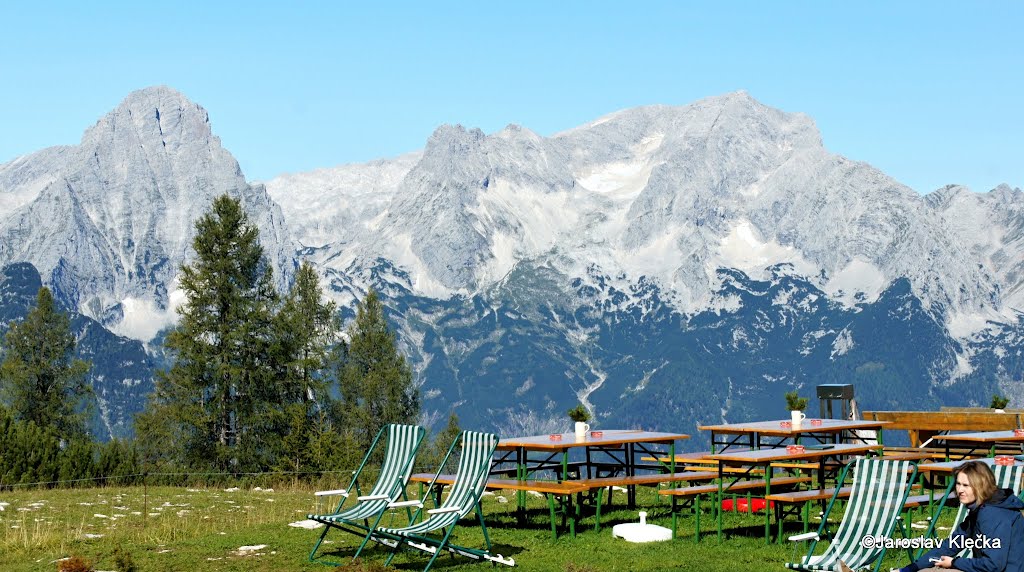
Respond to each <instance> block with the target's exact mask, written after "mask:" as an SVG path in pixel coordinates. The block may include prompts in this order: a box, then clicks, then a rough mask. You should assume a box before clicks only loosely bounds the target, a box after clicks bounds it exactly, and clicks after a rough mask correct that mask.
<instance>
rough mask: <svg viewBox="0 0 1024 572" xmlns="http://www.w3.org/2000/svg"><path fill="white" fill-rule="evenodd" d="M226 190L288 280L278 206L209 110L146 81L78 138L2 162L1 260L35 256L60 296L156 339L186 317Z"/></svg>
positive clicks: (117, 327)
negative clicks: (207, 215)
mask: <svg viewBox="0 0 1024 572" xmlns="http://www.w3.org/2000/svg"><path fill="white" fill-rule="evenodd" d="M223 193H230V194H232V195H235V196H240V197H242V198H243V201H244V205H245V207H246V209H247V210H248V212H249V215H250V217H251V218H252V220H253V221H254V222H256V223H257V224H258V225H259V226H260V229H261V240H262V242H263V245H264V248H265V249H266V250H267V253H268V257H269V259H270V261H271V263H272V264H273V265H274V270H275V272H276V275H277V277H278V283H279V285H281V286H284V284H286V283H287V278H288V276H290V274H291V272H292V271H293V268H294V262H293V258H294V246H293V245H292V244H291V243H290V239H289V238H288V231H287V229H286V228H285V227H284V220H283V217H282V215H281V212H280V209H279V208H278V206H277V205H276V204H274V203H273V202H272V201H271V200H270V199H269V197H268V196H267V195H266V192H265V191H264V190H263V189H262V187H258V186H250V185H249V184H248V183H247V182H246V181H245V178H244V177H243V176H242V172H241V169H240V168H239V166H238V162H237V161H235V159H234V158H233V157H232V156H231V154H230V153H228V152H227V150H225V149H224V148H223V147H221V145H220V140H219V139H218V138H217V137H216V136H214V135H213V133H212V131H211V128H210V121H209V116H208V115H207V113H206V111H205V110H204V109H203V108H201V107H200V106H198V105H196V104H195V103H192V102H191V101H189V100H188V99H187V98H185V96H183V95H182V94H180V93H178V92H177V91H174V90H172V89H169V88H165V87H157V88H149V89H145V90H141V91H137V92H134V93H132V94H131V95H129V97H128V98H127V99H125V100H124V102H122V103H121V105H119V106H118V107H117V109H115V110H114V111H112V112H110V113H108V114H107V115H105V116H104V117H103V118H101V119H100V120H99V121H97V122H96V124H95V125H93V126H92V127H90V128H89V129H87V130H86V131H85V134H84V135H83V136H82V141H81V143H80V144H79V145H77V146H72V147H53V148H49V149H44V150H42V151H39V152H36V153H32V154H30V155H26V156H22V157H19V158H17V159H15V160H13V161H11V162H10V163H7V164H4V165H0V207H2V210H0V266H2V265H4V264H8V263H11V262H30V263H32V264H33V265H34V266H35V267H36V268H37V269H38V270H39V271H40V273H41V274H42V275H43V277H44V282H45V283H47V284H50V285H52V288H53V289H54V292H55V295H57V296H58V298H59V299H61V300H63V301H65V302H67V303H68V304H69V305H70V306H71V307H73V308H77V309H78V310H79V311H80V312H81V313H82V314H84V315H86V316H89V317H92V318H95V319H97V320H99V321H100V322H102V323H104V324H106V325H109V326H111V327H112V328H113V329H114V331H117V332H119V333H123V334H125V335H127V336H130V337H133V338H138V339H143V340H147V339H150V338H152V337H153V336H154V335H156V333H157V332H158V331H159V330H160V329H161V328H163V327H165V326H167V325H169V324H171V323H173V322H174V321H175V320H176V316H175V314H174V312H173V304H174V303H175V302H179V301H180V295H175V290H176V288H175V286H174V284H175V282H174V281H175V278H176V276H177V274H178V270H179V268H180V266H181V264H182V263H183V262H185V261H186V260H188V258H189V256H190V249H191V243H192V236H193V233H194V227H195V221H196V219H198V217H199V216H201V215H202V213H203V212H204V211H205V210H206V209H207V208H208V206H209V204H210V203H211V202H212V200H213V198H214V197H216V196H217V195H220V194H223Z"/></svg>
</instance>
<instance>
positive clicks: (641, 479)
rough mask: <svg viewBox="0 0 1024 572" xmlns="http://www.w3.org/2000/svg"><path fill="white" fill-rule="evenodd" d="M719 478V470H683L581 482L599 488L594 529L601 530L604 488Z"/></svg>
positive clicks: (590, 488) (580, 482)
mask: <svg viewBox="0 0 1024 572" xmlns="http://www.w3.org/2000/svg"><path fill="white" fill-rule="evenodd" d="M717 478H718V473H717V472H710V471H683V472H681V473H648V474H643V475H633V476H616V477H600V478H596V479H581V480H580V481H578V482H579V484H581V485H583V486H586V487H587V489H588V490H592V489H597V500H596V501H595V502H594V507H595V515H594V530H601V505H602V504H604V502H603V496H604V489H606V488H608V487H630V486H637V485H645V486H650V485H660V484H662V483H673V482H680V481H684V482H693V481H713V480H715V479H717ZM608 502H609V504H610V503H611V492H610V491H609V494H608Z"/></svg>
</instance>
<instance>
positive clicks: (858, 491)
mask: <svg viewBox="0 0 1024 572" xmlns="http://www.w3.org/2000/svg"><path fill="white" fill-rule="evenodd" d="M852 466H853V470H854V474H855V478H854V480H853V490H852V491H851V493H850V499H849V503H848V504H847V505H846V512H845V513H844V514H843V520H842V521H841V522H840V523H839V528H838V529H836V533H835V535H833V536H832V542H831V544H829V546H828V548H827V549H825V552H824V553H822V554H818V555H815V554H814V549H815V547H816V546H817V544H818V542H819V541H820V540H822V539H823V538H825V537H826V536H827V531H826V526H827V524H828V515H829V514H830V513H831V512H832V509H833V508H834V507H835V506H836V496H838V490H839V488H841V487H842V484H843V482H844V481H845V480H846V476H847V473H848V471H849V470H850V467H851V465H847V466H846V467H845V468H844V469H843V472H842V474H841V475H840V477H839V484H838V485H837V487H836V490H837V494H836V495H833V497H832V500H830V501H829V503H828V508H826V509H825V515H824V516H823V517H822V519H821V526H819V527H818V531H817V532H810V533H807V534H798V535H796V536H791V537H790V538H789V539H790V540H811V541H812V542H811V546H810V548H809V549H808V551H807V556H805V557H804V558H803V559H802V560H801V561H800V562H796V563H792V562H787V563H786V568H789V569H791V570H828V571H834V572H838V571H839V570H840V569H841V567H840V560H842V562H843V563H844V564H846V566H848V567H849V568H850V569H852V570H867V569H868V568H869V567H870V566H871V564H872V563H874V569H875V570H876V571H877V570H878V569H879V567H880V566H881V565H882V559H883V558H884V557H885V550H886V549H885V548H884V547H883V546H873V547H871V548H867V547H865V546H863V545H862V544H861V539H863V538H865V537H867V536H872V537H885V538H891V537H892V534H893V531H894V530H895V529H896V526H897V524H899V517H900V512H901V511H902V510H903V503H904V502H906V499H907V495H909V494H910V485H911V483H913V482H914V479H915V478H916V477H917V465H915V464H913V463H912V462H911V461H888V460H884V459H857V461H856V463H855V464H853V465H852ZM900 526H901V528H902V524H900ZM904 534H905V531H904Z"/></svg>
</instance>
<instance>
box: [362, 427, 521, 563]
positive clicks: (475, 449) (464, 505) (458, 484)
mask: <svg viewBox="0 0 1024 572" xmlns="http://www.w3.org/2000/svg"><path fill="white" fill-rule="evenodd" d="M459 443H461V444H462V449H461V452H460V456H459V467H458V470H457V471H456V473H455V482H454V483H453V484H452V488H451V490H450V491H449V493H448V497H447V498H446V499H445V500H444V502H442V503H441V505H440V506H438V507H437V508H434V509H429V510H427V511H426V514H427V518H426V519H424V520H423V521H422V522H416V520H418V519H419V517H420V516H421V515H422V514H423V512H424V506H423V503H422V501H405V502H395V503H391V506H392V507H401V506H416V507H417V510H416V515H415V516H414V517H413V518H412V520H411V521H410V525H409V526H406V527H404V528H386V527H381V528H377V529H376V530H375V531H373V536H374V540H376V541H378V542H381V543H382V544H387V545H388V546H390V547H391V548H392V552H391V554H390V555H389V556H388V559H387V561H386V562H385V563H384V565H385V566H387V565H388V564H391V560H392V559H393V558H394V557H395V555H396V554H397V553H398V551H399V550H400V549H402V548H414V549H417V550H421V551H423V552H427V553H429V554H431V555H432V556H431V557H430V561H429V562H428V563H427V567H426V568H424V569H423V570H424V572H426V571H427V570H430V567H431V566H433V564H434V561H435V560H437V557H438V555H440V554H441V553H442V552H445V551H448V552H452V553H454V554H461V555H463V556H467V557H469V558H473V559H476V560H489V561H491V562H493V563H498V564H505V565H508V566H515V561H514V560H512V559H511V558H504V557H502V556H501V555H500V554H497V555H495V554H491V540H490V538H489V537H488V536H487V526H486V525H484V515H483V512H482V511H481V509H480V496H481V495H482V494H483V492H484V488H485V487H486V486H487V477H488V473H489V472H490V468H491V457H492V455H493V454H494V448H495V447H496V446H497V444H498V436H497V435H492V434H490V433H478V432H476V431H463V432H462V434H461V435H459V437H458V438H456V439H455V441H454V442H453V443H452V445H451V447H449V448H448V453H447V454H446V455H445V457H444V461H442V462H441V464H440V465H439V468H438V474H440V471H442V470H443V469H444V466H445V465H446V464H447V462H448V459H449V458H451V456H452V454H453V453H454V451H455V450H456V447H457V446H458V445H459ZM436 480H437V476H435V477H434V479H432V480H431V483H430V486H429V487H427V489H426V490H428V491H429V490H434V483H435V481H436ZM473 510H476V514H477V517H478V518H479V520H480V529H481V530H482V531H483V536H484V545H485V548H484V549H483V550H480V549H475V548H466V547H462V546H457V545H455V544H452V543H451V535H452V532H453V531H454V530H455V523H457V522H458V521H459V520H460V519H462V517H464V516H466V515H468V514H469V513H470V512H472V511H473ZM435 530H441V531H443V532H442V537H441V539H440V540H438V539H437V538H434V537H430V536H427V533H429V532H433V531H435Z"/></svg>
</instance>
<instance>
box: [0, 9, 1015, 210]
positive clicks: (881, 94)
mask: <svg viewBox="0 0 1024 572" xmlns="http://www.w3.org/2000/svg"><path fill="white" fill-rule="evenodd" d="M292 4H293V3H291V2H275V3H270V4H266V5H262V4H259V3H257V2H236V3H227V2H203V3H199V2H188V1H181V2H172V3H152V2H98V3H94V2H52V3H51V2H25V1H18V2H5V3H3V5H2V6H0V23H2V24H0V26H2V28H0V30H2V33H0V162H6V161H8V160H10V159H13V158H14V157H16V156H18V155H21V154H24V153H28V152H31V151H35V150H38V149H41V148H43V147H47V146H51V145H58V144H72V143H77V142H78V141H79V139H80V137H81V134H82V131H83V130H84V129H85V128H87V127H88V126H90V125H92V124H93V123H94V122H95V121H96V120H97V119H99V118H100V117H101V116H102V115H103V114H105V113H106V112H108V111H109V110H111V109H112V108H114V107H115V106H116V105H117V104H118V103H119V102H120V101H121V99H123V98H124V96H125V95H126V94H127V93H128V92H130V91H132V90H135V89H139V88H142V87H146V86H150V85H156V84H166V85H169V86H172V87H174V88H176V89H178V90H180V91H182V92H183V93H185V95H187V96H188V97H189V98H191V99H192V100H193V101H196V102H197V103H199V104H201V105H202V106H204V107H205V108H206V109H207V110H208V111H209V113H210V117H211V120H212V123H213V128H214V131H215V132H216V133H217V134H218V135H219V136H220V137H221V139H222V141H223V143H224V145H225V146H226V147H227V148H228V150H229V151H231V152H232V153H233V154H234V155H235V157H237V158H238V160H239V162H240V163H241V165H242V169H243V171H244V172H245V174H246V176H247V177H248V178H249V179H250V180H265V179H268V178H271V177H273V176H275V175H277V174H280V173H284V172H296V171H306V170H311V169H314V168H318V167H329V166H334V165H338V164H342V163H351V162H362V161H367V160H370V159H375V158H380V157H390V156H394V155H397V154H400V153H404V152H407V151H412V150H416V149H420V148H422V147H423V145H424V142H425V140H426V138H427V137H428V136H429V135H430V133H431V132H432V131H433V130H434V129H435V128H436V127H437V126H438V125H440V124H442V123H461V124H463V125H465V126H468V127H480V128H481V129H483V130H484V131H485V132H488V133H490V132H493V131H496V130H498V129H501V128H502V127H504V126H505V125H507V124H509V123H518V124H520V125H523V126H525V127H528V128H530V129H532V130H534V131H537V132H539V133H541V134H543V135H550V134H552V133H556V132H558V131H561V130H563V129H567V128H570V127H574V126H576V125H579V124H582V123H585V122H587V121H590V120H593V119H595V118H597V117H599V116H601V115H604V114H606V113H610V112H612V111H616V110H619V109H623V108H627V107H633V106H639V105H646V104H653V103H662V104H671V105H683V104H687V103H690V102H692V101H694V100H697V99H700V98H702V97H707V96H710V95H718V94H722V93H726V92H730V91H735V90H737V89H746V90H747V91H748V92H750V94H751V95H752V96H754V97H755V98H757V99H759V100H761V101H762V102H764V103H766V104H768V105H771V106H774V107H778V108H780V109H783V110H785V111H800V112H804V113H807V114H808V115H810V116H811V117H813V118H814V119H815V120H816V121H817V124H818V128H819V129H820V130H821V132H822V136H823V138H824V141H825V145H826V146H827V147H828V148H829V149H830V150H832V151H834V152H837V153H840V154H843V155H845V156H847V157H850V158H852V159H856V160H861V161H867V162H869V163H871V164H873V165H875V166H876V167H879V168H880V169H882V170H884V171H885V172H887V173H888V174H890V175H892V176H894V177H895V178H896V179H898V180H900V181H902V182H904V183H906V184H908V185H910V186H911V187H913V188H914V189H916V190H918V191H920V192H928V191H931V190H933V189H935V188H937V187H939V186H942V185H944V184H947V183H959V184H966V185H968V186H970V187H971V188H972V189H974V190H976V191H987V190H989V189H991V188H992V187H994V186H995V185H997V184H999V183H1001V182H1006V183H1009V184H1010V185H1011V186H1014V187H1024V89H1022V88H1024V41H1022V40H1021V37H1022V28H1024V3H1022V2H960V3H944V2H935V1H928V2H817V1H815V2H785V3H783V2H750V3H745V2H740V3H728V2H707V3H703V2H702V3H688V2H646V3H645V2H621V3H611V2H592V1H587V2H582V1H580V2H574V1H564V2H559V1H554V2H528V1H517V2H480V1H474V2H465V3H447V2H444V3H443V2H417V3H412V2H410V3H387V2H380V3H376V4H375V5H373V6H369V5H368V4H369V3H365V2H360V3H358V4H356V3H351V2H324V3H311V2H296V3H294V4H295V5H294V6H292Z"/></svg>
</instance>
